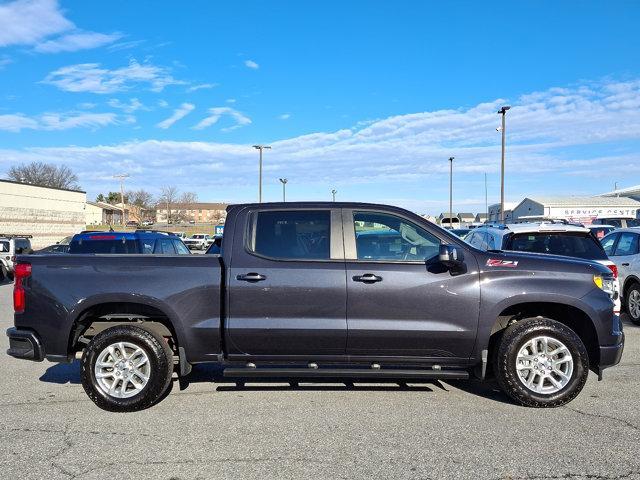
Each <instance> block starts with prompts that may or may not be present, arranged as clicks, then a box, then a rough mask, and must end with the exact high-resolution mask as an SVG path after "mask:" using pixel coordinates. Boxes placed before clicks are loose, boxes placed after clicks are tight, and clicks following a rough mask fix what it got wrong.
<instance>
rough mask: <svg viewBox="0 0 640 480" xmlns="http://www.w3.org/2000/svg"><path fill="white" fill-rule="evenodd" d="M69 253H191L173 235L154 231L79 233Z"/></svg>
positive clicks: (70, 245)
mask: <svg viewBox="0 0 640 480" xmlns="http://www.w3.org/2000/svg"><path fill="white" fill-rule="evenodd" d="M69 253H72V254H73V253H102V254H104V253H107V254H109V253H116V254H132V253H143V254H144V253H146V254H151V253H153V254H163V255H188V254H190V253H191V252H190V251H189V249H188V248H187V247H186V246H185V245H184V243H182V240H180V239H179V238H178V237H176V236H175V235H172V234H170V233H167V232H159V231H155V230H136V231H135V232H83V233H79V234H77V235H74V237H73V239H72V240H71V243H70V244H69Z"/></svg>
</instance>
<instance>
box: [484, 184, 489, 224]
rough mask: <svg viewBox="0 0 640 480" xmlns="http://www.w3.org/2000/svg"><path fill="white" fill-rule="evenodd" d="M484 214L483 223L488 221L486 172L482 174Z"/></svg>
mask: <svg viewBox="0 0 640 480" xmlns="http://www.w3.org/2000/svg"><path fill="white" fill-rule="evenodd" d="M484 213H485V215H486V218H485V222H486V221H488V220H489V193H488V190H487V172H484Z"/></svg>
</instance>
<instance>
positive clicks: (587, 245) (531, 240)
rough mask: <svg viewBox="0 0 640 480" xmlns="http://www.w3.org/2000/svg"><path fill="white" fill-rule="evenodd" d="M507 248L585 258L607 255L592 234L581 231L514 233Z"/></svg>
mask: <svg viewBox="0 0 640 480" xmlns="http://www.w3.org/2000/svg"><path fill="white" fill-rule="evenodd" d="M507 249H508V250H515V251H520V252H534V253H546V254H551V255H561V256H563V257H577V258H583V259H586V260H607V255H606V254H605V252H604V250H603V249H602V247H601V246H600V244H599V242H598V241H597V240H596V239H595V238H594V237H593V235H591V234H590V233H582V232H575V233H573V232H532V233H514V234H513V235H512V236H511V238H510V240H509V244H508V247H507Z"/></svg>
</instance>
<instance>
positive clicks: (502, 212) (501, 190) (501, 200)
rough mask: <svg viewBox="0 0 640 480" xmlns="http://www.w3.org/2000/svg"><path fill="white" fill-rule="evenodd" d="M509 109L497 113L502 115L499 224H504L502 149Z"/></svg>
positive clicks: (504, 143)
mask: <svg viewBox="0 0 640 480" xmlns="http://www.w3.org/2000/svg"><path fill="white" fill-rule="evenodd" d="M510 108H511V107H510V106H509V105H505V106H504V107H502V108H501V109H500V110H498V113H499V114H501V115H502V162H501V168H500V223H504V149H505V145H506V133H507V131H506V130H507V128H506V123H505V117H506V113H507V110H509V109H510Z"/></svg>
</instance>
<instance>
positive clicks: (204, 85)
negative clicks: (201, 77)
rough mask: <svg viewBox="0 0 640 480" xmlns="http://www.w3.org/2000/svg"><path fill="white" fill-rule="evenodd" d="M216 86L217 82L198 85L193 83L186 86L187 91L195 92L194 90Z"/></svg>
mask: <svg viewBox="0 0 640 480" xmlns="http://www.w3.org/2000/svg"><path fill="white" fill-rule="evenodd" d="M217 86H218V84H217V83H201V84H199V85H193V86H191V87H189V88H187V92H195V91H198V90H206V89H209V88H215V87H217Z"/></svg>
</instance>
